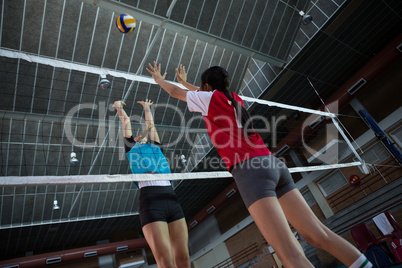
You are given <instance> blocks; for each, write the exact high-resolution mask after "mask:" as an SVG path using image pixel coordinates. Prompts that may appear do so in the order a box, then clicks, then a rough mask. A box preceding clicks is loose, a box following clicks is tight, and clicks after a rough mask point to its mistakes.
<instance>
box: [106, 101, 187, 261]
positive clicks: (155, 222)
mask: <svg viewBox="0 0 402 268" xmlns="http://www.w3.org/2000/svg"><path fill="white" fill-rule="evenodd" d="M137 103H139V104H141V105H142V106H143V108H144V116H145V123H146V126H147V128H146V130H145V131H144V132H143V133H142V134H140V135H138V136H137V137H135V138H134V137H133V136H132V129H131V123H130V118H129V117H128V115H127V114H126V112H125V111H124V109H123V105H126V104H125V103H124V102H122V101H116V102H115V103H114V104H113V107H115V108H116V110H117V113H118V114H119V118H120V121H121V122H122V127H123V131H122V132H123V137H124V147H125V150H126V155H127V158H128V160H129V163H130V168H131V171H132V173H134V174H144V173H161V174H163V173H170V168H169V164H168V162H167V160H166V157H165V156H164V155H163V153H162V150H161V148H160V147H159V145H160V139H159V136H158V133H157V131H156V128H155V126H154V121H153V116H152V113H151V108H150V107H151V105H152V102H151V101H150V100H146V101H138V102H137ZM147 136H148V137H149V142H148V139H147ZM136 185H137V187H138V188H139V189H140V202H139V214H140V220H141V226H142V231H143V233H144V236H145V239H146V240H147V242H148V245H149V246H150V248H151V250H152V253H153V255H154V257H155V260H156V263H157V266H158V267H174V266H176V267H185V268H189V267H190V257H189V250H188V231H187V224H186V221H185V218H184V213H183V210H182V208H181V206H180V204H179V202H178V200H177V197H176V194H175V192H174V190H173V188H172V186H171V184H170V182H169V181H166V180H163V181H145V182H139V183H138V184H137V183H136Z"/></svg>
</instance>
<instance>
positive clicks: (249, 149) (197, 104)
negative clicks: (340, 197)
mask: <svg viewBox="0 0 402 268" xmlns="http://www.w3.org/2000/svg"><path fill="white" fill-rule="evenodd" d="M232 94H233V97H234V99H235V100H236V101H237V102H239V103H241V105H242V106H243V107H244V103H243V100H242V99H241V98H240V97H239V96H238V95H237V94H236V93H234V92H232ZM187 106H188V109H189V110H190V111H191V112H200V113H201V114H202V115H203V118H204V122H205V126H206V128H207V131H208V134H209V137H210V138H211V141H212V143H213V145H214V146H215V148H216V150H217V151H218V153H219V155H220V156H221V157H222V159H223V160H224V161H225V164H226V166H227V168H228V170H229V171H230V170H231V169H232V167H233V165H235V164H237V163H240V162H242V161H244V160H247V159H250V158H253V157H256V156H262V155H269V154H272V153H271V152H270V151H269V150H268V148H267V147H266V146H265V144H264V142H263V140H262V138H261V136H260V135H259V134H257V133H253V134H250V135H247V134H246V133H245V132H244V129H243V126H242V125H241V120H240V118H237V116H236V110H235V108H234V107H233V105H232V104H231V102H230V100H229V99H228V98H227V97H226V96H225V94H224V93H223V92H220V91H218V90H214V91H208V92H207V91H189V92H187Z"/></svg>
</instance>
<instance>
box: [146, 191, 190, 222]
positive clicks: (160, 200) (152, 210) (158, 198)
mask: <svg viewBox="0 0 402 268" xmlns="http://www.w3.org/2000/svg"><path fill="white" fill-rule="evenodd" d="M139 211H140V221H141V227H144V226H145V225H147V224H148V223H151V222H155V221H163V222H167V223H170V222H173V221H177V220H180V219H181V218H184V213H183V209H182V208H181V205H180V203H179V201H178V200H177V197H176V193H175V192H174V190H173V188H172V186H146V187H142V188H141V189H140V204H139Z"/></svg>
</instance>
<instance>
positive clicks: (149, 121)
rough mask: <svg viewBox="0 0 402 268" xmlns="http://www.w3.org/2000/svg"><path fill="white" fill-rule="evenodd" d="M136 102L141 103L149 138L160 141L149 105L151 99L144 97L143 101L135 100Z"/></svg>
mask: <svg viewBox="0 0 402 268" xmlns="http://www.w3.org/2000/svg"><path fill="white" fill-rule="evenodd" d="M137 103H139V104H141V105H142V107H143V108H144V116H145V123H146V125H147V131H148V136H149V139H150V140H152V141H155V142H158V143H160V139H159V135H158V132H157V131H156V128H155V125H154V117H153V116H152V113H151V105H152V104H153V103H152V101H151V100H148V99H146V100H145V101H137ZM144 136H145V135H144Z"/></svg>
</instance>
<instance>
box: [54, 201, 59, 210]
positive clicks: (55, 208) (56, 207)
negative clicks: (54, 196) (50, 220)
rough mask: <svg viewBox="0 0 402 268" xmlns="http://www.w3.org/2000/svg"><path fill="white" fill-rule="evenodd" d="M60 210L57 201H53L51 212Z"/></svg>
mask: <svg viewBox="0 0 402 268" xmlns="http://www.w3.org/2000/svg"><path fill="white" fill-rule="evenodd" d="M59 209H60V207H59V205H58V204H57V200H54V201H53V210H59Z"/></svg>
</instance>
